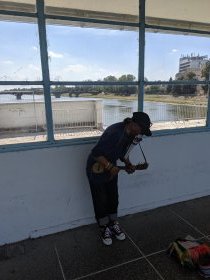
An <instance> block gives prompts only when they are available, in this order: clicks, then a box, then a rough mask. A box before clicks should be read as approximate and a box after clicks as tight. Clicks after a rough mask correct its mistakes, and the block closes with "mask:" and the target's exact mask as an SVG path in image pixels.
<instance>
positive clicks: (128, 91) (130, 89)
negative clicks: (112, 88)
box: [118, 74, 137, 96]
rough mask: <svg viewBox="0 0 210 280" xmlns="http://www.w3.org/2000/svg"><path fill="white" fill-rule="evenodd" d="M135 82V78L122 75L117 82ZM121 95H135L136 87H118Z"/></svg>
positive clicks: (130, 75)
mask: <svg viewBox="0 0 210 280" xmlns="http://www.w3.org/2000/svg"><path fill="white" fill-rule="evenodd" d="M135 80H136V77H135V76H134V75H132V74H127V75H122V76H121V77H119V79H118V81H119V82H133V81H135ZM120 91H121V95H125V96H129V95H131V94H136V92H137V87H136V86H122V87H120Z"/></svg>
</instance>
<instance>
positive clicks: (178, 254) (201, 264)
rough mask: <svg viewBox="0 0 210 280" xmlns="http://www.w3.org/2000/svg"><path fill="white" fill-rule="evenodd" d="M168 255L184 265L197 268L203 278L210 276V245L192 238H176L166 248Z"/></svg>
mask: <svg viewBox="0 0 210 280" xmlns="http://www.w3.org/2000/svg"><path fill="white" fill-rule="evenodd" d="M168 253H169V255H170V256H173V257H175V258H176V260H177V261H178V262H179V263H180V264H181V265H182V266H184V267H188V268H190V269H194V270H198V271H199V272H200V274H201V275H202V276H204V277H205V278H210V247H209V246H208V245H207V244H205V243H203V242H199V241H196V240H194V239H192V238H184V239H181V238H178V239H176V240H175V241H174V242H172V243H171V244H170V246H169V248H168Z"/></svg>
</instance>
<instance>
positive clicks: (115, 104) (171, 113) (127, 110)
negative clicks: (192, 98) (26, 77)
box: [0, 94, 207, 126]
mask: <svg viewBox="0 0 210 280" xmlns="http://www.w3.org/2000/svg"><path fill="white" fill-rule="evenodd" d="M85 99H87V100H89V99H88V98H80V97H79V98H74V97H73V98H70V97H61V98H60V99H56V98H55V97H54V96H52V100H57V101H59V100H85ZM34 100H36V101H41V100H44V98H43V95H34V96H31V95H22V99H21V100H18V101H17V100H16V97H15V96H14V95H8V94H5V95H4V94H2V95H0V103H5V102H12V103H14V102H15V103H16V102H20V103H23V102H28V101H31V102H33V101H34ZM101 100H102V101H103V124H104V126H108V125H110V124H112V123H115V122H119V121H122V120H123V119H125V118H127V117H131V116H132V112H134V111H137V106H138V103H137V100H131V101H127V100H119V99H103V98H102V99H101ZM144 111H145V112H146V113H148V114H149V116H150V118H151V120H152V122H153V123H155V122H163V121H179V120H190V119H201V118H206V112H207V107H206V106H193V105H176V104H167V103H163V102H147V101H146V102H145V103H144Z"/></svg>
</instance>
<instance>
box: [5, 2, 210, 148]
mask: <svg viewBox="0 0 210 280" xmlns="http://www.w3.org/2000/svg"><path fill="white" fill-rule="evenodd" d="M145 1H146V0H139V22H137V23H136V22H123V21H113V20H104V19H103V20H100V19H93V18H79V17H72V16H61V15H52V14H45V1H44V0H36V11H37V12H34V13H31V12H20V11H11V10H0V15H5V16H12V17H17V18H18V17H19V18H23V17H26V18H30V17H33V18H36V19H37V24H38V31H39V45H40V59H41V69H42V80H41V81H0V86H1V85H41V86H43V91H44V102H45V114H46V125H47V140H46V141H43V142H31V143H19V144H8V145H1V146H0V153H4V152H12V151H20V150H32V149H40V148H49V147H61V146H69V145H81V144H91V143H95V142H96V141H97V139H98V137H88V138H77V139H66V140H55V138H54V131H53V117H52V103H51V95H50V89H51V86H55V85H107V86H110V85H119V86H120V85H129V86H134V85H135V86H138V110H139V111H143V109H144V87H145V85H160V84H164V85H169V84H170V85H173V84H177V83H179V84H180V81H179V82H176V81H172V82H169V81H145V80H144V69H145V67H144V64H145V58H144V57H145V33H146V30H149V29H155V30H160V31H161V30H163V31H175V32H188V33H195V34H199V35H202V34H207V35H210V32H207V31H199V30H190V29H184V28H183V29H182V28H177V27H171V26H170V27H167V26H156V25H152V24H147V23H146V20H145ZM46 19H51V20H60V21H79V22H84V23H94V24H105V25H106V24H107V25H116V26H120V25H123V26H128V27H134V28H137V29H138V32H139V50H138V53H139V61H138V80H137V81H136V82H112V83H111V82H102V81H101V82H100V81H90V82H82V81H61V82H59V81H52V80H50V74H49V61H48V49H47V39H46ZM181 84H187V85H189V84H195V82H193V81H190V80H185V81H183V82H182V83H181ZM196 84H208V105H207V118H206V126H205V127H190V128H182V129H170V130H169V129H165V130H158V131H155V132H154V133H153V136H154V137H155V136H164V135H174V134H182V133H194V132H206V131H210V81H196Z"/></svg>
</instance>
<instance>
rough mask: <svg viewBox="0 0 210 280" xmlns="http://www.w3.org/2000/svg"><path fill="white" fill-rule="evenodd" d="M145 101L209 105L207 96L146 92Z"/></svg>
mask: <svg viewBox="0 0 210 280" xmlns="http://www.w3.org/2000/svg"><path fill="white" fill-rule="evenodd" d="M82 97H91V98H104V99H118V100H127V101H132V100H137V95H132V96H119V95H113V94H106V95H105V94H98V95H90V94H87V95H86V94H83V95H82ZM144 97H145V98H144V100H145V101H149V102H164V103H168V104H183V105H203V106H205V105H207V100H208V99H207V96H188V97H184V96H179V97H174V96H172V95H158V94H145V96H144Z"/></svg>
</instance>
